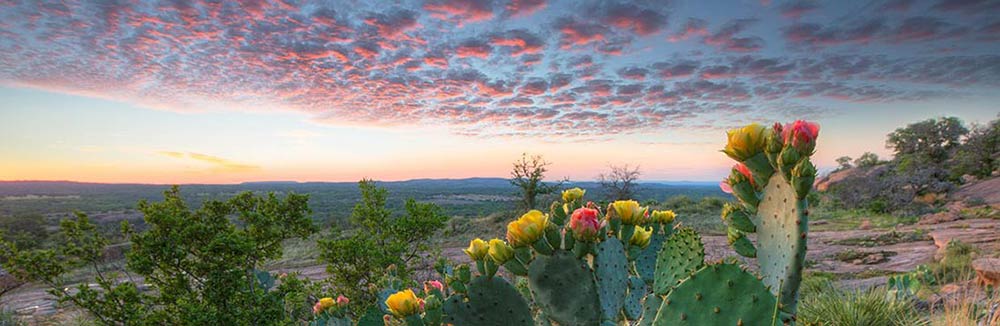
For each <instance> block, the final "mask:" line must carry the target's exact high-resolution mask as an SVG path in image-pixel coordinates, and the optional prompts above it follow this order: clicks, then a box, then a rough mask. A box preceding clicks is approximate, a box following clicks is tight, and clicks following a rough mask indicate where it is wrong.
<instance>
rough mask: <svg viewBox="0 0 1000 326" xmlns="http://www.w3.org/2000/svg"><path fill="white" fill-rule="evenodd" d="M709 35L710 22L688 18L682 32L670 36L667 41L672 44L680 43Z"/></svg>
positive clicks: (681, 29)
mask: <svg viewBox="0 0 1000 326" xmlns="http://www.w3.org/2000/svg"><path fill="white" fill-rule="evenodd" d="M705 35H708V22H706V21H705V20H703V19H698V18H688V20H687V21H685V22H684V25H682V26H681V28H680V30H678V31H677V32H675V33H673V34H670V36H669V37H667V40H668V41H670V42H678V41H683V40H686V39H689V38H691V37H694V36H705Z"/></svg>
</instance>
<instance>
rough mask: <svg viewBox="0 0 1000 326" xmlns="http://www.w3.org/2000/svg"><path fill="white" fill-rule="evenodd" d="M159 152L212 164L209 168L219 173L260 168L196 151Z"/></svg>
mask: <svg viewBox="0 0 1000 326" xmlns="http://www.w3.org/2000/svg"><path fill="white" fill-rule="evenodd" d="M158 154H160V155H163V156H166V157H170V158H174V159H184V160H190V161H195V162H200V163H204V164H207V165H209V166H210V168H209V169H210V170H211V171H212V172H218V173H241V172H252V171H257V170H260V166H256V165H250V164H244V163H239V162H234V161H230V160H227V159H224V158H221V157H218V156H211V155H205V154H200V153H194V152H173V151H161V152H158Z"/></svg>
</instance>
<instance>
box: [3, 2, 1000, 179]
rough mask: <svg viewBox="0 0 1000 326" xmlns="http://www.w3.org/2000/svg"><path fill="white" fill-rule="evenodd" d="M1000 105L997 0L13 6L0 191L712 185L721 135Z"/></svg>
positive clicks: (871, 139)
mask: <svg viewBox="0 0 1000 326" xmlns="http://www.w3.org/2000/svg"><path fill="white" fill-rule="evenodd" d="M998 113H1000V2H998V1H993V0H934V1H915V0H888V1H815V2H814V1H776V0H775V1H760V0H752V1H751V0H745V1H681V0H671V1H550V0H511V1H503V0H498V1H488V0H482V1H457V0H446V1H427V2H424V1H343V2H338V1H316V2H312V1H295V0H261V1H247V2H244V4H237V3H226V2H224V1H192V2H187V1H176V2H175V1H138V0H135V1H0V180H74V181H89V182H141V183H238V182H243V181H262V180H295V181H353V180H357V179H359V178H361V177H371V178H376V179H381V180H402V179H412V178H462V177H476V176H482V177H489V176H496V177H505V176H507V173H508V171H509V169H510V164H511V162H512V161H514V160H515V159H517V158H518V157H519V156H520V154H521V153H522V152H527V153H534V154H542V155H544V156H545V158H546V159H547V160H548V161H550V162H552V164H553V165H552V167H551V172H550V175H551V176H552V177H558V178H562V177H568V178H571V179H575V180H588V179H593V178H594V177H595V176H596V175H597V174H598V173H599V172H601V171H602V170H604V169H605V168H606V166H607V165H608V164H623V163H629V164H633V165H634V164H638V165H640V166H641V169H642V171H643V179H645V180H696V181H711V180H719V179H720V178H722V176H723V175H725V174H726V173H727V171H728V167H729V165H731V164H732V162H731V161H730V160H729V159H728V158H726V157H725V155H724V154H722V153H720V152H719V151H718V150H719V149H721V148H722V147H723V146H724V145H725V136H724V135H725V130H726V129H728V128H732V127H735V126H739V125H743V124H746V123H749V122H755V121H756V122H762V123H768V124H770V123H773V122H775V121H783V122H787V121H791V120H794V119H808V120H813V121H818V122H819V123H820V125H821V126H822V130H821V131H820V138H819V150H818V153H817V155H816V156H815V157H814V161H815V162H816V163H817V164H818V165H819V166H820V167H821V168H825V169H829V168H831V167H833V165H834V159H835V158H836V157H838V156H841V155H850V156H854V157H856V156H857V155H859V154H861V153H863V152H864V151H873V152H876V153H878V154H880V155H882V156H885V155H888V151H887V150H886V149H885V147H884V140H885V135H886V134H887V133H889V132H890V131H892V130H893V129H895V128H897V127H900V126H903V125H905V124H907V123H910V122H914V121H917V120H921V119H926V118H932V117H938V116H943V115H952V116H957V117H960V118H962V119H963V120H965V121H966V122H980V123H983V122H986V121H989V120H992V119H996V118H997V117H998Z"/></svg>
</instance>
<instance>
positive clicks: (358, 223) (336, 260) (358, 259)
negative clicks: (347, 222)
mask: <svg viewBox="0 0 1000 326" xmlns="http://www.w3.org/2000/svg"><path fill="white" fill-rule="evenodd" d="M358 188H359V189H360V190H361V202H360V203H358V204H357V205H356V206H355V207H354V211H353V212H352V214H351V224H353V225H354V226H355V227H356V229H355V230H353V231H352V232H351V233H347V232H338V231H336V230H335V231H334V232H333V233H332V234H331V236H330V237H329V238H327V239H321V240H320V241H319V248H320V259H321V260H322V261H324V262H326V263H327V272H329V273H330V274H331V275H332V277H331V279H330V280H331V282H332V284H331V286H332V287H333V288H334V289H335V290H336V291H337V292H338V293H343V294H344V295H345V296H347V297H349V298H351V300H352V301H353V302H355V304H352V305H351V307H353V308H354V309H355V312H356V313H361V312H363V310H362V309H364V308H366V307H368V306H371V305H373V304H375V301H376V298H377V292H378V288H377V287H376V286H375V285H376V284H378V282H379V281H380V279H381V277H382V274H383V272H384V270H385V268H387V267H389V266H390V265H395V266H398V268H399V271H398V273H399V275H400V277H401V278H403V279H408V277H409V272H410V271H411V267H413V266H414V265H415V264H416V263H417V262H418V261H419V259H420V258H421V256H420V254H421V252H424V251H426V250H428V249H430V247H429V244H430V239H431V236H433V235H434V234H435V233H436V232H438V230H442V229H444V226H445V223H446V222H447V220H448V217H447V216H445V215H442V214H441V209H440V208H439V207H438V206H437V205H434V204H432V203H418V202H416V201H414V200H412V199H410V200H408V201H407V202H406V215H403V216H398V217H393V216H392V212H391V211H390V210H389V209H388V208H386V197H387V195H388V192H387V191H386V190H385V189H384V188H379V187H377V186H376V185H375V182H374V181H371V180H362V181H361V182H359V183H358Z"/></svg>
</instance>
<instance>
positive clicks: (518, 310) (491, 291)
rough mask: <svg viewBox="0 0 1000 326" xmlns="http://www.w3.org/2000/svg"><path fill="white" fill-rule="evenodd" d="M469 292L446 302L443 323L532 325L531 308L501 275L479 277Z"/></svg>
mask: <svg viewBox="0 0 1000 326" xmlns="http://www.w3.org/2000/svg"><path fill="white" fill-rule="evenodd" d="M468 291H469V292H468V295H465V294H455V295H452V296H451V297H450V298H448V300H446V301H445V302H444V309H443V311H444V322H445V323H448V324H453V325H483V326H491V325H495V326H503V325H514V326H531V325H534V323H533V321H532V318H531V316H532V315H531V310H530V309H528V303H527V302H526V301H525V300H524V298H522V297H521V294H520V293H518V291H517V289H516V288H514V286H512V285H510V283H507V281H505V280H503V279H502V278H499V277H487V276H479V277H476V278H475V279H473V280H472V282H471V283H469V285H468Z"/></svg>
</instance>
